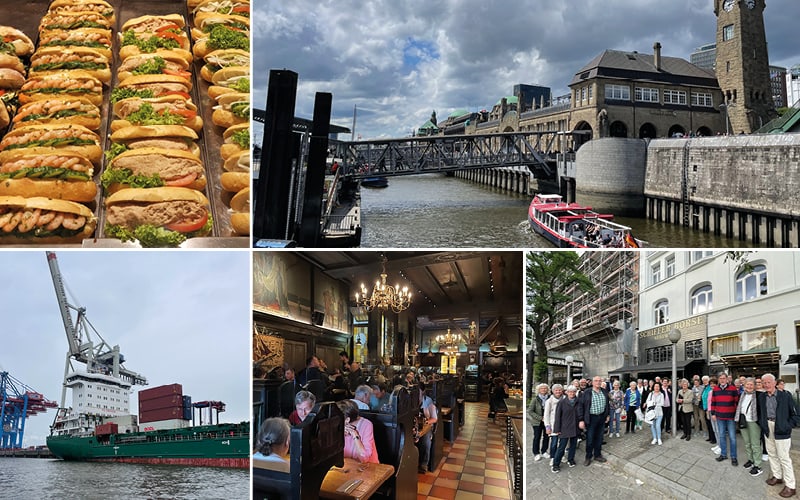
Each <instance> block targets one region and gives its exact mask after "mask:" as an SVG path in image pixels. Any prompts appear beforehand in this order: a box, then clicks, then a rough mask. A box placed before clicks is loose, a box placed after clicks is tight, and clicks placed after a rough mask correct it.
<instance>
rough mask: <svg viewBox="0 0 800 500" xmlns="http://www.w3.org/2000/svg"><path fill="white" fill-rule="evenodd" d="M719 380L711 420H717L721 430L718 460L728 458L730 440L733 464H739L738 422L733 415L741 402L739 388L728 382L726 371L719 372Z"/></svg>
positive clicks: (713, 400)
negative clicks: (737, 448)
mask: <svg viewBox="0 0 800 500" xmlns="http://www.w3.org/2000/svg"><path fill="white" fill-rule="evenodd" d="M718 380H719V386H717V387H716V388H715V389H714V392H713V398H712V400H711V420H714V421H716V422H717V429H718V431H719V446H720V455H719V456H718V457H717V462H722V461H723V460H727V459H728V453H727V452H728V442H730V454H731V455H730V456H731V464H732V465H734V466H738V465H739V461H738V460H736V422H735V421H734V420H733V417H734V416H735V415H736V405H737V404H738V403H739V390H738V389H737V388H736V386H734V385H732V384H729V383H728V374H727V373H725V372H720V373H719V376H718Z"/></svg>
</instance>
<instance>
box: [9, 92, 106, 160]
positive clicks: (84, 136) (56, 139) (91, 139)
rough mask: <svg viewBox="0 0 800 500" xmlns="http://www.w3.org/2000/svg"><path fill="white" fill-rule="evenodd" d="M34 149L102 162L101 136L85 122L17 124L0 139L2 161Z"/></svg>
mask: <svg viewBox="0 0 800 500" xmlns="http://www.w3.org/2000/svg"><path fill="white" fill-rule="evenodd" d="M41 102H44V101H41ZM32 150H34V151H36V152H39V153H44V154H53V153H57V152H65V151H69V152H73V153H78V154H80V155H81V156H84V157H86V158H88V159H89V161H91V162H92V163H93V164H94V165H95V166H99V165H100V160H101V158H102V156H103V152H102V150H101V149H100V138H99V137H98V136H97V134H95V133H94V132H92V131H91V130H89V129H88V128H86V127H84V126H82V125H76V124H71V123H66V124H64V123H62V124H58V123H56V124H50V125H26V126H17V127H14V129H13V130H12V131H11V132H9V133H8V134H6V136H5V137H3V140H2V141H0V163H3V162H4V161H6V160H8V159H11V158H13V157H16V156H19V155H21V154H24V153H27V152H30V151H32Z"/></svg>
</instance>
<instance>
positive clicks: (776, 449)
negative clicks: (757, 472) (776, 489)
mask: <svg viewBox="0 0 800 500" xmlns="http://www.w3.org/2000/svg"><path fill="white" fill-rule="evenodd" d="M761 382H762V384H763V385H764V392H759V393H758V395H757V396H756V401H757V403H758V425H759V427H761V431H762V432H763V433H764V437H765V439H766V445H767V455H769V468H770V470H771V471H772V475H771V476H770V478H769V479H767V484H768V485H770V486H774V485H776V484H781V483H784V484H785V486H784V488H783V490H781V492H780V493H779V495H780V496H782V497H784V498H789V497H791V496H794V494H795V491H796V484H795V478H794V469H793V468H792V456H791V455H790V454H789V448H790V447H791V445H792V428H793V427H795V426H796V425H798V424H800V415H798V413H800V412H798V410H797V407H796V406H795V404H794V400H793V399H792V396H791V394H789V393H788V392H786V391H779V390H778V389H777V388H776V387H775V375H773V374H771V373H767V374H765V375H764V376H763V377H761Z"/></svg>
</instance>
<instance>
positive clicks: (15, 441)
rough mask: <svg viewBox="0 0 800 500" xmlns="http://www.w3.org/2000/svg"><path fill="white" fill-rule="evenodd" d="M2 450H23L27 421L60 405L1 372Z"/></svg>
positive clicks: (0, 421)
mask: <svg viewBox="0 0 800 500" xmlns="http://www.w3.org/2000/svg"><path fill="white" fill-rule="evenodd" d="M0 402H2V406H0V425H2V428H0V448H2V449H9V448H22V438H23V437H24V435H25V419H27V418H28V417H30V416H33V415H36V414H37V413H42V412H45V411H47V409H48V408H56V407H57V406H58V403H56V402H55V401H50V400H48V399H47V398H45V397H44V396H43V395H42V394H41V393H39V392H36V391H34V390H33V389H31V388H30V387H28V386H27V385H25V384H23V383H22V382H20V381H19V380H17V379H15V378H14V377H12V376H11V375H10V374H9V373H8V372H0Z"/></svg>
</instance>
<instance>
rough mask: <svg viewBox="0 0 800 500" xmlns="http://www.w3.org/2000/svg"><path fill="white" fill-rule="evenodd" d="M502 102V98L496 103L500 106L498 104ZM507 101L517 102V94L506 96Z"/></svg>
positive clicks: (510, 102)
mask: <svg viewBox="0 0 800 500" xmlns="http://www.w3.org/2000/svg"><path fill="white" fill-rule="evenodd" d="M501 102H503V99H502V98H501V99H500V100H499V101H497V102H496V103H494V105H495V106H498V105H500V103H501ZM506 102H507V103H508V104H517V96H515V95H508V96H506Z"/></svg>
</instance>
